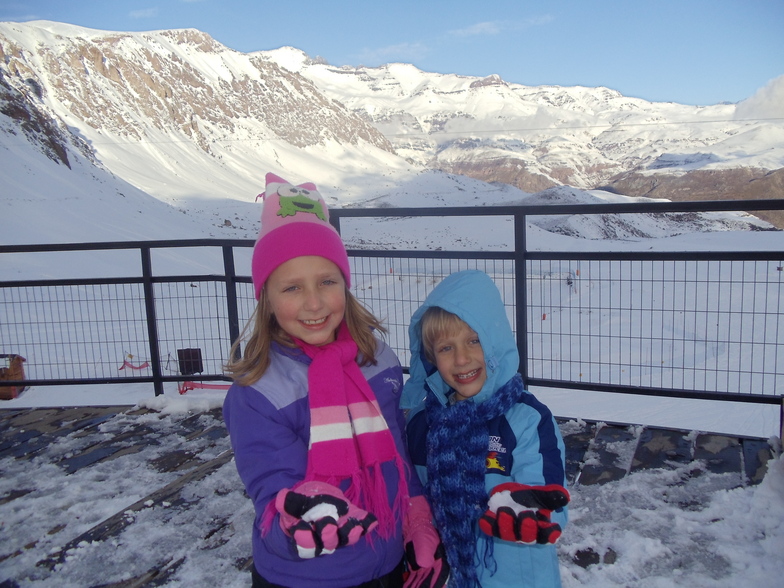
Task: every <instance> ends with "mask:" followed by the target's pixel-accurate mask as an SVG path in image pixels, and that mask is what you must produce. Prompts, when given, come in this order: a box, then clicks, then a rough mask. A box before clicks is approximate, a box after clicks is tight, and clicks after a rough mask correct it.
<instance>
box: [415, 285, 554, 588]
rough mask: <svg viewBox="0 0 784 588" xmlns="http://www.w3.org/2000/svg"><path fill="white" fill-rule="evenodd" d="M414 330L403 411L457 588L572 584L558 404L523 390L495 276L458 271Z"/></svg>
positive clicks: (425, 309) (424, 307)
mask: <svg viewBox="0 0 784 588" xmlns="http://www.w3.org/2000/svg"><path fill="white" fill-rule="evenodd" d="M409 337H410V349H411V368H410V378H409V379H408V381H407V382H406V384H405V387H404V390H403V396H402V400H401V407H402V408H403V409H404V410H405V411H407V425H406V436H407V438H408V444H409V450H410V453H411V457H412V461H413V463H414V465H415V467H416V470H417V473H418V474H419V476H420V478H421V480H422V482H423V483H424V484H425V487H426V491H427V495H428V497H429V499H430V502H431V507H432V509H433V515H434V518H435V521H436V526H437V528H438V531H439V533H440V534H441V538H442V540H443V543H444V546H445V548H446V555H447V561H448V562H449V565H450V567H451V576H450V579H449V588H464V587H465V588H475V587H477V586H479V587H481V588H495V587H503V588H510V587H512V586H534V587H536V588H544V587H548V588H549V587H559V586H561V581H560V573H559V566H558V556H557V553H556V549H555V542H556V541H557V540H558V537H559V536H560V534H561V531H562V529H563V528H564V526H565V525H566V522H567V508H566V504H567V503H568V502H569V493H568V491H567V490H566V489H565V484H566V479H565V458H564V455H565V453H564V444H563V439H562V437H561V434H560V432H559V430H558V427H557V425H556V423H555V420H554V419H553V415H552V413H551V412H550V410H549V409H548V408H547V407H546V406H545V405H544V404H542V403H541V402H539V401H538V400H537V399H536V398H535V397H534V396H533V394H531V393H530V392H528V391H527V390H525V389H524V388H523V383H522V378H521V376H520V374H519V373H518V366H519V354H518V351H517V346H516V342H515V339H514V335H513V333H512V329H511V326H510V324H509V321H508V319H507V316H506V312H505V309H504V305H503V301H502V300H501V296H500V293H499V291H498V289H497V287H496V286H495V283H494V282H493V281H492V279H491V278H490V277H489V276H488V275H487V274H485V273H483V272H480V271H475V270H468V271H462V272H458V273H455V274H452V275H450V276H449V277H447V278H446V279H445V280H444V281H443V282H441V283H440V284H439V285H438V286H437V287H436V288H435V289H434V290H433V291H432V292H431V294H430V295H429V296H428V297H427V299H426V300H425V302H424V304H423V305H422V306H421V307H420V308H419V309H418V310H417V311H416V312H415V313H414V315H413V316H412V319H411V324H410V327H409Z"/></svg>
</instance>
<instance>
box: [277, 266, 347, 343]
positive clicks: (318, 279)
mask: <svg viewBox="0 0 784 588" xmlns="http://www.w3.org/2000/svg"><path fill="white" fill-rule="evenodd" d="M264 289H265V292H266V296H267V297H268V299H269V303H270V307H271V309H272V314H274V315H275V318H276V319H277V321H278V324H279V325H280V327H281V328H282V329H283V330H284V331H285V332H286V333H288V334H289V335H290V336H291V337H295V338H297V339H300V340H302V341H304V342H305V343H309V344H310V345H326V344H327V343H332V342H333V341H334V340H335V331H336V329H337V328H338V326H340V323H341V321H342V320H343V315H344V313H345V310H346V282H345V280H344V279H343V274H342V273H341V272H340V269H339V268H338V266H336V265H335V264H334V263H332V262H331V261H329V260H328V259H326V258H324V257H319V256H316V255H306V256H302V257H295V258H293V259H290V260H288V261H287V262H285V263H282V264H280V265H279V266H278V267H277V268H275V271H273V272H272V273H271V274H270V277H269V278H268V279H267V282H266V284H265V286H264Z"/></svg>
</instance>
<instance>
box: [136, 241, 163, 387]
mask: <svg viewBox="0 0 784 588" xmlns="http://www.w3.org/2000/svg"><path fill="white" fill-rule="evenodd" d="M139 252H140V253H141V256H142V280H143V282H142V283H143V284H144V308H145V310H146V312H147V336H148V338H149V339H150V367H151V368H152V377H153V387H154V389H155V395H156V396H160V395H161V394H163V379H162V378H163V373H162V371H161V355H160V346H159V345H158V327H157V324H158V319H157V314H156V312H155V292H154V291H153V287H152V255H151V248H150V246H149V245H142V246H141V247H140V248H139Z"/></svg>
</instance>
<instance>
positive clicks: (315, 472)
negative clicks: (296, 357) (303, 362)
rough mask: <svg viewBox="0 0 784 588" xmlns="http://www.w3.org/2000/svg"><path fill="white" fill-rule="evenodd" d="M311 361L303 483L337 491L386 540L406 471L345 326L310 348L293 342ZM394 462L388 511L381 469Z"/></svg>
mask: <svg viewBox="0 0 784 588" xmlns="http://www.w3.org/2000/svg"><path fill="white" fill-rule="evenodd" d="M295 342H296V344H297V345H298V346H299V347H300V348H301V349H302V350H303V351H304V352H305V353H306V354H307V355H308V357H310V358H311V360H312V362H311V364H310V368H309V369H308V399H309V403H310V444H309V447H308V465H307V471H306V474H305V480H304V481H308V480H320V481H323V482H327V483H329V484H332V485H334V486H339V485H340V483H341V482H342V481H344V480H347V479H348V480H350V484H349V487H348V489H347V490H346V491H345V495H346V498H348V499H349V500H350V501H351V502H353V503H354V504H356V505H357V506H360V507H361V508H364V509H365V510H367V511H368V512H370V513H373V514H374V515H375V516H376V518H377V519H378V522H379V526H378V530H379V534H380V535H381V537H384V538H387V537H389V536H391V534H392V533H393V532H394V529H395V521H396V520H398V519H401V518H402V516H403V509H404V505H406V504H408V485H407V483H406V476H405V466H404V462H403V459H402V458H401V457H400V454H399V453H398V450H397V446H396V445H395V440H394V439H393V437H392V433H391V432H390V430H389V426H388V425H387V422H386V420H385V419H384V415H383V414H382V412H381V407H380V406H379V404H378V400H377V399H376V395H375V393H374V392H373V389H372V388H371V387H370V384H368V381H367V380H366V379H365V376H364V375H363V374H362V371H361V370H360V369H359V366H358V365H357V362H356V356H357V344H356V342H355V341H354V339H353V338H352V337H351V334H350V332H349V330H348V326H347V325H346V323H345V321H344V322H343V323H342V324H341V326H340V329H339V330H338V334H337V338H336V340H335V341H334V342H332V343H328V344H327V345H322V346H314V345H309V344H308V343H305V342H304V341H300V340H295ZM387 462H391V463H394V464H395V466H396V467H397V470H398V479H399V483H398V491H397V495H396V497H395V501H394V504H393V506H392V507H391V508H390V505H389V498H388V493H387V487H386V481H385V479H384V476H383V473H382V471H381V464H383V463H387Z"/></svg>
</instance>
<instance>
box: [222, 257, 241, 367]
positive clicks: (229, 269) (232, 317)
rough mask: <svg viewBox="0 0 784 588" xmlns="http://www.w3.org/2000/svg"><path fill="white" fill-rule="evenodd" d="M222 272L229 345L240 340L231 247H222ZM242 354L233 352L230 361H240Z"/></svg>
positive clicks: (238, 350) (234, 271)
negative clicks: (224, 279) (224, 285)
mask: <svg viewBox="0 0 784 588" xmlns="http://www.w3.org/2000/svg"><path fill="white" fill-rule="evenodd" d="M223 271H224V277H225V278H226V312H227V314H228V319H229V339H230V340H231V344H232V345H234V342H235V341H237V339H239V338H240V313H239V310H238V307H237V280H236V269H235V267H234V248H233V247H232V246H231V245H224V246H223ZM240 357H242V352H241V350H240V348H239V346H238V347H237V349H236V350H235V353H234V357H233V358H232V359H240Z"/></svg>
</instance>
